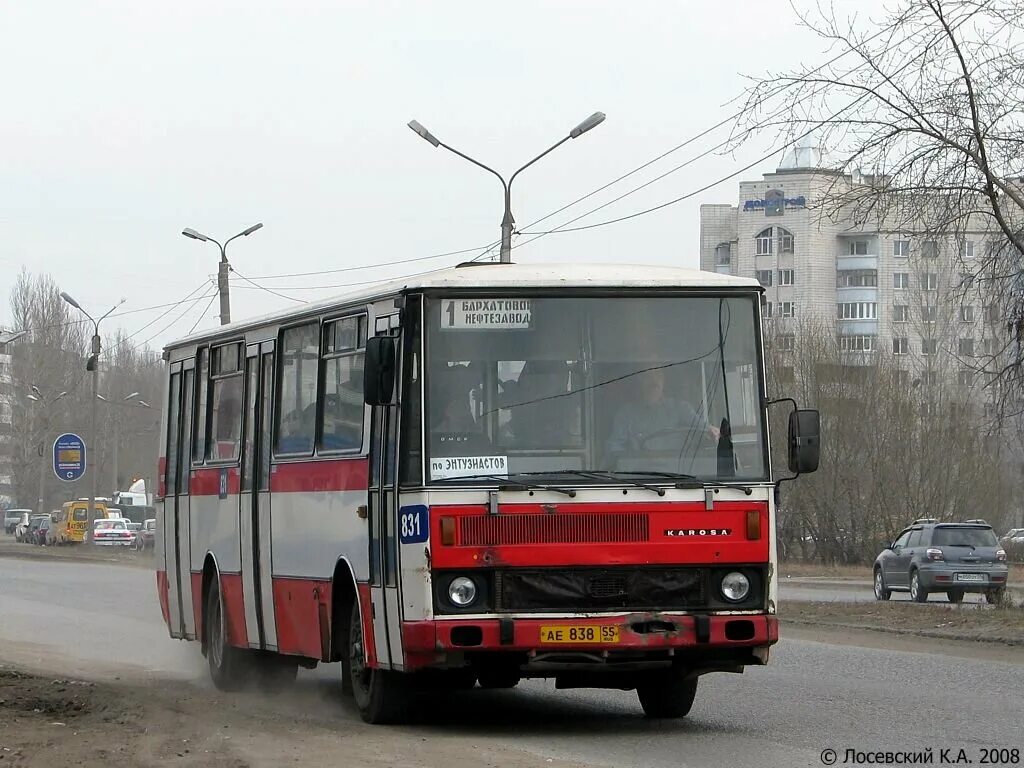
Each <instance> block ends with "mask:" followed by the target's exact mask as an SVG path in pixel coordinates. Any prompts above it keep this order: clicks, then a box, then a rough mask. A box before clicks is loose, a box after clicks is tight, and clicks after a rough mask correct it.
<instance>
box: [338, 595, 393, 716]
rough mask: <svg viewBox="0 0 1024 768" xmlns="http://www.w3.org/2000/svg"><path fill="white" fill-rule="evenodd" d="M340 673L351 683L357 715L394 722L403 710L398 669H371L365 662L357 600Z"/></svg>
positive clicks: (363, 641) (353, 607) (350, 620)
mask: <svg viewBox="0 0 1024 768" xmlns="http://www.w3.org/2000/svg"><path fill="white" fill-rule="evenodd" d="M342 667H343V669H342V674H343V675H344V676H345V679H346V680H349V681H350V682H351V685H352V698H353V699H355V702H356V707H357V708H358V709H359V716H360V717H362V718H363V720H364V721H365V722H367V723H370V724H372V725H377V724H383V723H397V722H399V721H401V720H402V719H403V716H404V714H405V701H404V697H405V694H406V691H405V688H406V686H405V685H404V682H405V681H404V678H403V677H402V675H401V673H399V672H392V671H390V670H385V669H374V668H372V667H370V666H368V665H367V664H366V648H365V640H364V637H363V623H362V620H361V616H360V615H359V604H358V602H353V605H352V616H351V618H350V619H349V629H348V647H347V648H346V652H345V656H344V658H343V659H342Z"/></svg>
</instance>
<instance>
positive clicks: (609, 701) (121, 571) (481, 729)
mask: <svg viewBox="0 0 1024 768" xmlns="http://www.w3.org/2000/svg"><path fill="white" fill-rule="evenodd" d="M801 589H802V588H801ZM807 589H810V591H813V592H814V593H819V592H821V591H827V590H822V589H818V588H814V589H811V588H807ZM787 591H789V590H788V589H787ZM904 645H906V642H904ZM982 655H983V654H977V657H974V658H971V657H969V656H970V654H963V653H961V654H960V655H958V656H956V655H944V653H936V652H935V646H934V645H932V646H931V647H930V649H929V652H908V651H905V650H901V651H896V650H886V649H878V648H871V647H859V646H856V645H845V644H844V645H831V644H827V643H820V642H811V641H807V640H795V639H787V638H784V639H783V640H782V641H781V642H780V643H779V645H778V646H777V647H776V649H775V650H774V651H773V657H772V661H771V663H770V664H769V666H767V667H764V668H756V669H751V670H748V672H747V673H745V674H744V675H724V674H719V675H710V676H707V677H705V678H703V679H702V681H701V686H700V689H699V691H698V697H697V703H696V704H695V705H694V709H693V711H692V713H691V715H690V717H688V718H687V719H686V720H683V721H673V722H650V721H646V720H644V719H643V718H642V717H641V715H640V709H639V706H638V705H637V703H636V699H635V695H634V694H632V693H624V692H612V691H591V690H583V691H555V690H554V687H553V685H552V683H550V682H546V681H536V682H534V681H528V682H524V683H523V684H521V685H520V686H519V687H518V688H517V689H515V690H513V691H501V692H484V691H473V692H467V693H463V694H458V695H450V696H446V697H444V698H443V699H441V700H439V701H433V702H432V703H431V706H429V707H425V708H424V710H423V711H422V712H421V713H419V716H418V720H417V722H416V724H414V725H409V726H404V727H403V730H405V731H406V732H408V733H410V734H420V735H421V736H422V737H423V738H424V739H430V738H431V736H432V735H433V736H435V737H439V736H440V735H441V734H447V735H456V734H458V735H462V736H469V737H471V738H472V739H475V740H479V741H488V742H492V743H499V744H507V745H514V746H515V747H518V748H520V749H525V750H527V751H529V752H533V753H535V754H537V755H541V756H544V757H551V758H563V759H568V760H573V761H576V762H578V763H580V764H583V765H594V766H615V767H616V768H625V767H627V766H644V767H645V768H659V767H661V766H665V767H668V766H672V768H680V767H681V766H718V765H722V766H726V765H728V766H747V765H749V766H758V768H763V767H764V766H786V767H787V768H790V767H791V766H801V765H810V766H814V765H821V759H820V758H821V753H822V751H823V750H825V749H829V748H831V749H835V750H837V751H838V760H839V762H840V764H841V763H842V760H843V757H844V751H845V750H846V749H848V748H849V749H858V750H871V751H874V750H882V751H886V750H888V751H893V750H911V751H914V750H919V749H926V748H929V747H931V748H933V749H935V758H936V764H938V756H939V753H938V750H939V749H941V748H948V747H952V748H955V749H954V752H953V754H954V755H955V754H956V749H959V748H961V747H963V748H964V749H966V750H968V754H969V756H970V757H972V758H973V759H974V761H975V762H976V763H980V761H981V760H980V749H981V748H982V747H986V748H987V747H1004V748H1021V749H1022V750H1024V732H1022V731H1021V728H1020V724H1021V723H1022V722H1024V697H1022V696H1020V691H1021V690H1024V652H1022V653H1020V654H1019V656H1020V657H1021V658H1019V659H1018V660H1017V661H1016V663H1015V662H1014V661H1013V659H1014V658H1015V657H1014V656H1013V655H1012V653H1010V654H1004V655H1003V658H1006V659H1008V660H1006V661H993V660H983V659H982V658H980V656H982ZM0 661H8V662H15V663H22V664H27V665H29V666H32V667H36V668H42V669H48V670H52V671H53V672H54V673H55V674H74V673H76V672H77V673H79V674H82V675H86V674H88V675H93V676H95V675H97V674H103V675H104V676H106V675H109V676H115V675H126V676H136V675H148V676H153V677H156V678H159V679H160V680H173V679H181V680H183V681H189V682H191V683H194V684H195V685H198V686H200V687H202V688H206V689H208V688H209V687H210V684H209V683H208V681H207V679H206V675H205V669H204V664H203V661H202V659H201V657H200V655H199V650H198V647H197V646H196V645H195V644H189V643H180V642H177V641H174V640H171V639H169V638H168V637H167V635H166V632H165V630H164V627H163V625H162V622H161V619H160V611H159V607H158V605H157V601H156V590H155V579H154V577H153V575H152V574H151V573H150V572H148V571H145V570H142V569H138V568H125V567H120V566H111V565H104V564H85V563H71V562H37V561H26V560H14V559H6V558H0ZM337 666H338V665H326V666H323V667H321V668H320V669H319V670H316V671H313V672H302V673H301V674H300V679H299V682H298V683H297V685H296V689H295V691H294V692H293V693H291V694H289V695H287V696H284V697H282V698H281V699H279V700H275V701H274V706H279V707H280V716H281V718H289V717H294V713H295V711H296V708H300V709H302V710H303V712H304V713H306V715H307V717H309V716H311V717H313V718H315V719H316V720H320V719H321V718H322V719H323V720H324V722H328V723H332V722H338V721H354V720H356V719H357V717H358V716H357V715H356V713H355V712H354V711H353V710H352V708H351V707H350V706H348V705H347V704H346V703H344V702H343V701H341V700H340V699H339V698H338V697H337V695H335V692H336V689H337V685H338V684H337V681H336V675H337V674H338V669H337ZM241 701H242V702H243V705H244V701H245V699H244V698H243V699H241ZM240 706H241V705H240ZM310 713H312V714H311V715H310Z"/></svg>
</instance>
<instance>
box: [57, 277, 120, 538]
mask: <svg viewBox="0 0 1024 768" xmlns="http://www.w3.org/2000/svg"><path fill="white" fill-rule="evenodd" d="M60 297H61V298H62V299H64V301H66V302H67V303H68V304H70V305H71V306H72V307H74V308H75V309H77V310H78V311H79V312H81V313H82V314H83V315H85V316H86V317H87V318H89V319H90V320H92V328H93V333H92V347H91V352H92V354H90V355H89V360H88V362H87V363H86V364H85V370H87V371H92V403H91V405H90V407H89V422H90V425H91V427H90V430H91V431H90V439H91V440H92V448H91V451H92V453H93V455H97V451H98V450H99V442H100V441H99V434H98V428H97V426H96V400H97V399H98V397H99V388H100V351H101V348H102V344H101V341H100V323H101V322H103V321H104V320H105V319H106V318H107V316H108V315H109V314H110V313H111V312H113V311H114V310H115V309H117V308H118V307H119V306H121V305H122V304H124V299H121V301H119V302H118V303H117V304H115V305H114V306H112V307H111V308H110V309H108V310H107V313H106V314H105V315H103V316H102V317H100V319H99V320H96V319H95V318H94V317H93V316H92V315H90V314H89V313H88V312H86V311H85V310H84V309H82V307H81V305H80V304H79V303H78V302H77V301H75V300H74V299H73V298H71V296H69V295H68V294H67V293H65V292H64V291H61V294H60ZM88 455H89V453H88V452H87V453H86V456H88ZM86 471H87V472H89V473H90V480H91V482H90V489H89V523H88V526H87V527H86V529H85V535H86V541H87V542H88V543H90V544H91V543H92V533H93V527H94V526H93V523H94V522H95V521H96V487H97V483H98V482H99V472H97V471H96V470H95V469H93V470H90V469H89V467H88V466H86Z"/></svg>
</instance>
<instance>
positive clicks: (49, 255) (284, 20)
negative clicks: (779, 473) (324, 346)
mask: <svg viewBox="0 0 1024 768" xmlns="http://www.w3.org/2000/svg"><path fill="white" fill-rule="evenodd" d="M804 4H805V5H806V3H804ZM837 6H838V7H839V8H840V9H842V8H843V7H844V3H842V2H840V3H837ZM845 6H846V7H849V8H850V10H851V12H852V11H853V10H854V9H856V10H857V12H858V13H860V14H861V15H862V16H863V17H865V18H866V17H867V16H869V15H870V13H871V12H872V11H873V12H874V13H875V15H876V17H880V15H881V11H880V3H876V2H875V1H874V0H871V1H870V2H854V0H849V1H848V2H847V3H845ZM797 7H800V0H797ZM828 56H829V54H828V53H827V51H826V47H825V44H824V43H823V42H822V41H821V40H819V39H817V38H816V37H815V36H814V35H813V34H812V33H810V32H809V31H808V30H806V29H803V28H801V27H800V26H799V25H798V24H797V19H796V15H795V13H794V11H793V9H792V8H791V7H790V5H789V3H787V2H781V1H778V2H753V1H752V0H742V1H741V0H733V2H726V3H709V2H693V1H692V0H685V1H684V2H645V1H643V0H640V1H638V0H633V2H631V3H629V4H625V3H622V2H607V1H605V0H587V1H586V2H583V1H582V0H580V1H579V2H567V1H565V0H562V1H560V2H551V1H550V0H549V1H541V0H517V2H515V3H501V4H498V3H479V2H433V3H414V2H405V3H395V2H382V1H380V0H377V1H375V2H339V1H337V0H336V1H335V2H311V1H309V0H287V2H283V1H282V2H269V1H268V0H246V2H235V1H233V0H232V1H229V0H202V1H201V2H195V1H193V0H180V1H179V2H176V3H149V2H145V3H140V2H137V1H136V2H109V1H105V0H91V2H88V3H83V2H80V0H32V2H14V1H13V0H12V1H11V2H5V3H2V4H0V69H2V71H3V72H4V73H5V77H4V86H3V92H2V102H3V110H2V117H0V146H2V151H0V297H3V298H2V299H0V325H3V324H5V323H10V320H11V315H10V309H9V307H8V302H7V301H6V297H7V296H8V295H9V294H10V289H11V286H12V285H13V282H14V279H15V277H16V275H17V273H18V272H19V271H20V269H21V268H22V267H25V268H27V269H28V270H30V271H31V272H48V273H50V274H52V275H53V276H54V277H55V278H56V279H57V280H58V282H59V283H60V285H61V287H62V288H63V289H64V290H66V291H67V292H68V293H70V294H71V295H72V296H74V297H75V298H76V299H77V300H78V302H79V303H81V304H82V306H83V307H85V308H86V309H87V310H88V311H89V312H90V313H91V314H93V315H98V314H102V313H103V312H105V311H106V310H107V309H109V308H110V307H111V306H112V305H114V304H115V303H117V302H118V301H120V300H121V299H122V298H123V299H125V303H124V305H123V306H122V307H121V308H120V309H119V313H122V314H116V315H114V316H112V317H111V318H110V320H109V321H107V323H106V324H105V325H104V328H103V332H104V335H106V334H110V333H112V332H113V331H114V330H115V328H116V327H118V326H120V327H122V328H123V329H124V330H125V331H127V332H128V333H135V334H136V336H135V337H134V339H135V340H137V341H140V342H141V341H148V342H149V344H150V345H152V346H154V347H157V346H161V345H162V344H164V343H166V342H169V341H171V340H173V339H174V338H177V337H180V336H183V335H185V334H186V333H188V332H189V330H190V329H192V328H193V327H194V328H196V329H202V328H211V327H214V326H216V325H217V323H218V318H217V311H218V309H217V304H216V302H215V301H214V302H213V303H210V302H211V301H212V293H211V292H212V291H213V283H212V282H211V278H213V277H214V276H215V274H216V270H217V261H218V259H219V252H218V250H217V248H216V246H214V245H212V244H210V243H201V242H198V241H195V240H190V239H187V238H185V237H183V236H181V234H180V233H181V230H182V228H184V227H192V228H194V229H197V230H199V231H200V232H203V233H205V234H208V235H210V236H211V237H214V238H216V239H223V238H227V237H230V236H231V235H232V234H235V233H237V232H239V231H241V230H243V229H245V228H246V227H248V226H250V225H251V224H254V223H256V222H262V223H263V225H264V227H263V228H262V229H261V230H259V231H258V232H256V233H254V234H253V235H251V236H250V237H247V238H240V239H238V240H235V241H234V242H233V243H232V244H231V246H230V247H229V250H228V256H229V259H230V261H231V263H232V265H233V267H234V268H235V270H236V273H237V275H236V276H235V278H234V279H233V280H232V283H231V286H232V294H231V304H232V316H233V319H235V320H239V319H243V318H245V317H248V316H253V315H259V314H263V313H265V312H269V311H273V310H277V309H280V308H283V307H288V306H299V300H306V301H308V300H314V299H322V298H327V297H328V296H330V295H335V294H341V293H344V292H345V290H346V288H345V287H344V286H346V285H348V284H352V283H364V282H366V281H372V280H376V279H384V278H391V277H397V276H400V275H405V274H410V273H413V272H418V271H422V270H426V269H432V268H439V267H443V266H445V265H453V264H455V263H457V262H458V261H460V260H464V259H468V258H472V257H473V256H475V255H477V253H478V251H477V250H473V251H471V252H470V253H467V254H463V255H455V256H450V257H446V258H439V259H436V260H431V261H423V262H416V263H409V264H405V265H394V266H390V267H387V266H374V265H380V264H382V263H384V262H391V261H396V260H402V259H414V258H419V257H424V256H431V255H434V254H440V253H446V252H450V251H457V250H463V249H479V250H480V251H482V250H483V249H484V247H485V246H488V245H490V244H491V243H493V242H495V241H496V240H497V239H498V237H499V225H500V221H501V215H502V205H503V202H502V189H501V186H500V184H499V182H498V181H497V179H495V178H494V177H493V176H491V175H490V174H488V173H486V172H484V171H482V170H481V169H479V168H477V167H475V166H473V165H471V164H470V163H468V162H466V161H465V160H463V159H461V158H459V157H457V156H456V155H453V154H451V153H449V152H447V151H446V150H444V149H443V148H434V147H432V146H431V145H430V144H428V143H426V142H425V141H423V140H422V139H420V138H419V137H417V136H416V135H415V134H414V133H413V132H412V131H410V130H409V129H408V128H407V127H406V124H407V123H408V121H409V120H411V119H413V118H415V119H417V120H419V121H420V122H421V123H422V124H424V125H425V126H426V127H427V128H428V129H430V130H431V131H432V132H433V133H434V134H435V135H436V136H437V137H438V138H439V139H440V140H441V141H443V142H445V143H447V144H450V145H452V146H453V147H455V148H457V149H459V150H460V151H462V152H464V153H466V154H468V155H470V156H473V157H474V158H476V159H478V160H479V161H481V162H483V163H485V164H487V165H490V166H491V167H493V168H495V169H496V170H499V171H500V172H502V173H504V174H505V175H506V176H507V175H508V174H510V173H511V172H512V171H514V170H515V169H516V168H518V167H519V166H520V165H522V164H524V163H526V162H527V161H529V160H530V159H531V158H533V157H534V156H535V155H537V154H539V153H540V152H542V151H543V150H545V149H547V148H548V147H549V146H551V145H552V144H553V143H555V142H556V141H558V140H559V139H561V138H562V137H564V136H565V135H566V134H567V133H568V131H569V130H570V129H571V128H572V127H573V126H574V125H576V124H577V123H579V122H580V121H582V120H583V119H584V118H586V117H587V116H588V115H590V114H591V113H592V112H595V111H602V112H604V113H605V114H606V115H607V120H606V121H605V122H604V123H603V124H601V125H600V126H598V127H597V128H595V129H594V130H592V131H590V132H589V133H587V134H585V135H584V136H581V137H579V138H578V139H575V140H572V141H569V142H566V143H565V144H564V145H562V146H561V147H559V148H558V149H557V150H555V151H554V152H553V153H552V154H550V155H548V156H547V157H545V158H544V159H542V160H541V161H540V162H538V163H537V165H535V166H532V167H531V168H530V169H528V170H527V171H524V172H523V173H522V174H521V175H520V176H519V177H518V178H517V179H516V182H515V185H514V186H513V188H512V189H513V191H512V201H513V211H514V214H515V216H516V220H517V223H518V224H519V225H520V226H524V225H526V224H529V223H530V222H533V221H535V220H537V219H540V218H541V217H543V216H546V215H547V214H549V213H551V212H552V211H554V210H556V209H558V208H560V207H561V206H563V205H565V204H566V203H569V202H571V201H573V200H575V199H576V198H578V197H580V196H582V195H584V194H586V193H588V192H591V191H592V190H594V189H596V188H598V187H600V186H602V185H603V184H606V183H607V182H609V181H611V180H613V179H615V178H617V177H618V176H620V175H622V174H623V173H626V172H627V171H629V170H631V169H633V168H635V167H637V166H639V165H641V164H643V163H645V162H647V161H649V160H651V159H652V158H654V157H656V156H657V155H659V154H661V153H662V152H664V151H666V150H668V149H671V148H672V147H674V146H676V145H677V144H679V143H681V142H682V141H684V140H686V139H687V138H690V137H692V136H694V135H695V134H698V133H700V132H701V131H703V130H705V129H706V128H708V127H710V126H712V125H714V124H715V123H717V122H719V121H720V120H722V119H723V118H725V117H727V116H728V115H730V114H731V113H732V112H733V111H735V109H736V108H737V104H736V103H735V101H734V100H735V99H736V98H738V97H739V96H741V94H742V92H743V89H744V88H745V87H746V86H747V85H748V84H749V78H750V77H757V76H761V75H763V74H764V73H766V72H767V71H768V70H772V71H778V70H784V69H788V68H791V67H794V66H796V65H799V64H801V63H803V64H815V63H818V62H820V61H823V60H824V59H826V58H828ZM724 130H726V129H723V131H720V132H717V133H714V134H712V135H710V136H708V137H706V138H704V139H702V140H698V141H696V142H694V143H693V144H692V145H690V146H689V147H687V148H685V149H682V150H679V151H678V152H676V153H674V154H672V155H670V156H669V157H667V158H665V159H664V160H662V161H660V162H659V163H657V164H655V165H654V166H652V167H651V168H649V169H647V170H646V171H644V172H642V173H639V174H636V175H635V176H633V177H631V178H630V179H628V180H626V181H624V182H620V183H619V184H616V185H615V186H613V187H611V188H610V189H608V190H607V191H606V192H604V193H601V194H600V195H595V196H594V197H592V198H590V199H588V200H586V201H585V202H584V203H581V204H579V205H578V206H575V207H573V208H570V209H569V210H567V211H565V212H564V213H562V214H559V215H558V216H555V217H553V218H551V219H548V220H547V221H546V222H544V224H543V225H541V229H543V228H545V227H549V226H550V225H554V224H562V223H563V222H564V221H566V220H567V219H569V218H572V217H574V216H575V215H578V214H581V213H585V212H586V211H587V210H589V209H590V208H593V207H595V206H597V205H600V204H602V203H604V202H606V201H608V200H610V199H612V198H613V197H615V196H617V195H619V194H622V193H624V192H627V191H628V190H629V189H631V188H633V187H634V186H637V185H638V184H641V183H643V182H645V181H647V180H649V179H651V178H653V177H654V176H656V175H658V174H660V173H663V172H664V171H666V170H668V169H670V168H671V167H672V166H674V165H676V164H679V163H681V162H683V161H685V160H688V159H690V158H691V157H693V156H695V155H699V154H700V153H701V152H704V151H705V150H707V149H708V148H709V147H711V146H713V145H714V144H716V143H718V142H719V141H721V140H723V139H724V138H725V133H724ZM774 139H775V137H774V136H765V137H761V138H759V139H757V140H755V141H753V142H752V143H751V144H749V145H747V146H744V147H742V148H740V149H739V150H738V151H736V152H734V153H731V154H721V153H713V154H711V155H709V156H707V157H705V158H702V159H700V160H698V161H697V162H694V163H693V164H692V165H690V166H688V167H687V168H685V169H683V170H681V171H679V172H677V173H674V174H672V175H670V176H668V177H667V178H665V179H664V180H662V181H660V182H657V183H655V184H653V185H651V186H650V187H648V188H647V189H645V190H643V191H641V192H638V193H636V194H633V195H630V196H629V197H627V198H625V199H623V200H621V201H620V202H617V203H615V204H613V205H610V206H608V207H607V208H605V209H603V210H602V211H599V212H597V213H595V214H593V215H591V216H588V217H587V218H585V219H583V220H581V221H580V222H579V223H580V224H584V223H591V222H597V221H602V220H605V219H609V218H614V217H617V216H620V215H624V214H628V213H631V212H633V211H636V210H640V209H643V208H646V207H649V206H651V205H656V204H658V203H661V202H664V201H666V200H669V199H673V198H676V197H679V196H682V195H685V194H687V193H690V192H693V191H694V190H697V189H699V188H701V187H703V186H705V185H707V184H709V183H711V182H712V181H714V180H716V179H719V178H722V177H724V176H727V175H729V174H731V173H734V172H736V171H737V170H739V169H740V168H742V167H743V166H745V165H747V164H749V163H750V162H752V161H753V160H755V159H757V158H759V157H760V156H761V155H763V154H764V153H765V151H766V148H770V147H771V146H772V143H771V142H772V140H774ZM778 159H779V158H778V156H776V157H773V158H772V159H771V160H769V161H767V162H764V163H762V164H761V165H759V166H758V167H757V168H754V169H752V170H750V171H747V172H746V173H744V174H742V175H741V176H740V177H739V178H752V177H753V178H757V177H758V175H759V173H760V172H761V171H767V170H771V169H773V168H774V167H775V166H776V165H777V161H778ZM739 178H735V179H733V180H731V181H727V182H724V183H723V184H721V185H719V186H717V187H714V188H712V189H710V190H708V191H706V192H703V193H701V194H699V195H696V196H694V197H693V198H691V199H689V200H686V201H684V202H682V203H679V204H678V205H673V206H670V207H668V208H665V209H663V210H661V211H659V212H657V213H654V214H651V215H647V216H641V217H639V218H636V219H633V220H631V221H628V222H623V223H620V224H615V225H610V226H606V227H599V228H596V229H593V230H589V231H585V232H571V233H563V234H552V235H549V236H546V237H543V238H540V239H539V240H538V241H537V242H535V243H530V244H528V245H523V247H521V248H516V249H515V250H514V251H513V260H514V261H517V262H579V263H581V264H584V263H586V262H588V261H596V262H625V263H647V264H672V265H677V266H683V267H690V268H697V267H698V266H699V252H698V248H699V206H700V204H702V203H714V202H733V203H735V201H736V195H737V192H736V190H737V183H738V181H739ZM526 231H531V230H529V229H526ZM527 239H529V236H527V235H523V236H520V237H518V238H517V239H516V240H515V241H514V244H515V243H516V242H523V241H525V240H527ZM351 267H368V268H366V269H360V270H357V271H349V272H336V273H333V274H321V275H312V276H297V277H283V278H275V277H268V276H274V275H282V274H283V275H290V274H295V273H303V272H315V271H322V270H339V269H346V268H351ZM238 275H242V276H244V277H246V278H249V279H251V280H253V281H254V282H256V283H258V284H259V285H261V286H264V287H266V288H269V289H272V290H273V291H275V292H276V294H282V295H275V294H272V293H269V292H267V291H264V290H260V289H257V288H255V287H253V286H252V285H251V284H249V283H246V282H244V280H242V279H241V278H240V277H238ZM190 292H194V293H192V297H193V298H200V297H202V299H201V300H200V301H195V302H191V303H186V304H182V305H180V307H176V308H174V310H173V311H172V312H171V313H170V314H167V315H166V316H164V317H162V318H161V319H160V320H159V321H155V322H154V320H155V318H157V317H158V316H159V315H160V314H161V313H162V312H164V311H165V310H166V309H167V308H166V307H164V308H160V309H150V310H147V309H146V308H147V307H152V306H154V305H163V304H168V303H173V302H177V301H179V300H181V299H183V298H184V297H185V296H187V295H189V294H190ZM284 296H287V297H290V298H284ZM207 297H209V298H207ZM147 323H151V324H150V325H148V326H147V325H146V324H147ZM144 326H145V327H144ZM140 329H141V330H140Z"/></svg>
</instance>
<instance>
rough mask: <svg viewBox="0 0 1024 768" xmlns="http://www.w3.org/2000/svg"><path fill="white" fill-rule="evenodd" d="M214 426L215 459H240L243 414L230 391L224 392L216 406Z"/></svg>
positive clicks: (237, 400)
mask: <svg viewBox="0 0 1024 768" xmlns="http://www.w3.org/2000/svg"><path fill="white" fill-rule="evenodd" d="M214 425H215V426H214V451H213V458H214V459H218V460H225V459H236V458H238V444H239V442H241V437H242V414H241V409H240V407H239V399H238V397H237V396H236V395H235V393H234V392H232V391H231V390H229V389H224V390H222V394H221V396H220V398H219V399H218V401H217V403H216V405H215V406H214Z"/></svg>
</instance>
